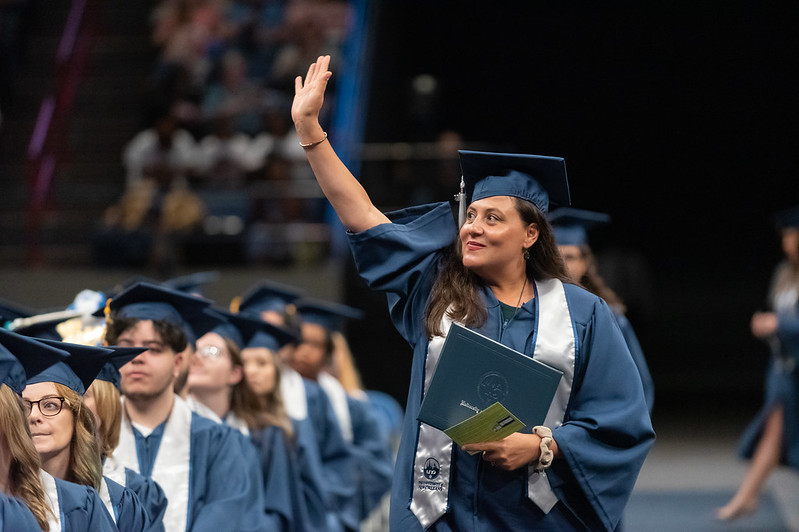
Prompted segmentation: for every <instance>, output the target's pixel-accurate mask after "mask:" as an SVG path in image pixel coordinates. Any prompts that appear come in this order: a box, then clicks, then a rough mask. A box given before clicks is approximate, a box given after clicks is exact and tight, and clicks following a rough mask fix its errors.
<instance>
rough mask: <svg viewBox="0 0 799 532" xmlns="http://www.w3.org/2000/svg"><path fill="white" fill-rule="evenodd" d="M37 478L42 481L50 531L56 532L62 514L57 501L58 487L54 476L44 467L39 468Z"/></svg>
mask: <svg viewBox="0 0 799 532" xmlns="http://www.w3.org/2000/svg"><path fill="white" fill-rule="evenodd" d="M39 479H40V480H41V481H42V488H43V489H44V498H45V501H46V502H47V506H49V507H50V510H51V512H50V513H49V514H47V524H49V525H50V532H56V530H61V523H62V522H63V520H64V515H63V514H62V513H61V504H60V503H59V501H58V488H57V487H56V485H55V478H53V476H52V475H51V474H50V473H48V472H47V471H45V470H44V469H40V470H39Z"/></svg>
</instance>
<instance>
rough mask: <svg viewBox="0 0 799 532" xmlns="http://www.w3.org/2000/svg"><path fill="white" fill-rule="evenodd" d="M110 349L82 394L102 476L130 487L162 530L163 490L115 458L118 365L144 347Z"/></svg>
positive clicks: (118, 418)
mask: <svg viewBox="0 0 799 532" xmlns="http://www.w3.org/2000/svg"><path fill="white" fill-rule="evenodd" d="M111 349H113V352H112V353H111V354H110V355H109V357H110V362H106V364H105V365H104V366H103V368H102V369H101V370H100V373H98V374H97V376H96V377H95V379H94V382H92V384H91V386H89V387H88V388H87V389H86V393H85V394H84V396H83V400H84V402H85V404H86V406H87V407H88V408H89V410H91V411H92V413H93V414H94V419H95V422H96V425H97V440H98V444H99V447H100V456H101V458H102V461H103V477H104V478H106V479H110V480H113V481H114V482H116V483H117V484H119V485H121V486H125V487H126V488H128V489H130V490H132V491H133V493H135V494H136V496H137V497H138V498H139V501H141V503H142V505H143V506H144V509H145V510H146V511H147V516H148V517H149V519H150V529H151V530H153V531H158V530H164V513H165V512H166V507H167V500H166V495H165V494H164V490H162V489H161V486H159V485H158V483H156V482H155V481H154V480H153V479H151V478H147V477H145V476H143V475H141V474H139V473H137V472H135V471H133V470H132V469H130V468H128V467H124V466H123V465H122V464H120V463H119V462H117V461H116V459H115V458H114V449H116V447H117V445H118V444H119V430H120V427H121V425H122V402H121V394H120V381H121V377H120V375H119V368H120V367H122V366H123V365H125V364H126V363H128V362H130V361H131V360H133V359H134V358H135V357H136V356H138V355H139V354H141V353H142V352H143V351H144V350H145V349H144V348H143V347H130V348H111Z"/></svg>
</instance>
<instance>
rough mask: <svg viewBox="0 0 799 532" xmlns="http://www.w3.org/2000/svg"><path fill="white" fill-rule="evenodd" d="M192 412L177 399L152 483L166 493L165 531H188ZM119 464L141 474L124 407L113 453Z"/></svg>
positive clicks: (165, 428) (156, 460) (154, 465)
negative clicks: (117, 443) (117, 441)
mask: <svg viewBox="0 0 799 532" xmlns="http://www.w3.org/2000/svg"><path fill="white" fill-rule="evenodd" d="M191 414H192V412H191V409H190V408H189V407H188V405H186V402H185V401H184V400H183V399H181V398H180V397H178V396H177V395H175V402H174V404H173V405H172V412H170V414H169V419H167V422H166V426H165V427H164V434H163V436H162V438H161V445H160V446H159V447H158V455H157V456H156V458H155V464H153V473H152V479H153V480H154V481H155V482H157V483H158V484H159V485H160V486H161V489H163V490H164V493H165V494H166V497H167V500H168V501H169V502H168V504H167V508H166V513H165V514H164V528H165V529H166V530H169V531H170V532H177V531H179V530H186V524H187V521H188V515H189V491H190V485H191V484H190V483H191V478H190V471H191V467H190V466H191ZM114 455H115V456H116V458H117V460H119V462H120V463H122V464H123V465H124V466H126V467H129V468H130V469H132V470H134V471H136V472H137V473H138V472H140V471H139V459H138V455H137V453H136V440H135V438H134V436H133V428H132V427H131V424H130V419H129V418H128V415H127V412H126V411H125V409H124V403H123V419H122V428H121V430H120V434H119V446H117V448H116V450H115V451H114Z"/></svg>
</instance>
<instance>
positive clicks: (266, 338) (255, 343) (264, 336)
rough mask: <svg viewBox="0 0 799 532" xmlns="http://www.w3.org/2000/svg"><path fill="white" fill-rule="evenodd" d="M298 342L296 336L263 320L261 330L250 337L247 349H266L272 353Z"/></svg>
mask: <svg viewBox="0 0 799 532" xmlns="http://www.w3.org/2000/svg"><path fill="white" fill-rule="evenodd" d="M297 340H298V338H297V335H296V334H294V333H292V332H290V331H288V330H286V329H283V328H282V327H278V326H277V325H273V324H271V323H269V322H266V321H263V320H262V321H261V328H260V329H258V330H257V331H255V334H253V335H252V336H251V337H250V339H249V341H248V342H247V345H246V347H250V348H256V347H265V348H267V349H269V350H270V351H277V350H278V349H280V348H281V347H283V346H284V345H288V344H293V343H296V342H297Z"/></svg>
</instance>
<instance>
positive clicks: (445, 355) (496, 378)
mask: <svg viewBox="0 0 799 532" xmlns="http://www.w3.org/2000/svg"><path fill="white" fill-rule="evenodd" d="M562 375H563V373H562V372H561V371H559V370H557V369H555V368H552V367H550V366H547V365H546V364H543V363H541V362H538V361H537V360H534V359H532V358H530V357H528V356H527V355H524V354H523V353H519V352H518V351H515V350H513V349H511V348H509V347H507V346H505V345H502V344H500V343H499V342H496V341H494V340H492V339H490V338H488V337H486V336H483V335H482V334H479V333H477V332H475V331H472V330H470V329H467V328H465V327H463V326H461V325H457V324H453V325H452V327H451V328H450V330H449V334H448V335H447V338H446V340H445V341H444V346H443V347H442V349H441V355H440V357H439V361H438V366H437V367H436V372H435V374H434V375H433V378H432V379H431V381H430V386H429V387H428V389H427V393H426V394H425V396H424V400H423V401H422V406H421V408H420V409H419V415H418V416H417V419H419V421H422V422H424V423H427V424H428V425H432V426H433V427H435V428H437V429H439V430H442V431H444V432H445V433H447V435H449V436H450V438H452V439H453V441H455V442H456V443H458V444H460V445H462V444H464V443H468V442H467V441H466V439H465V438H468V439H469V442H477V441H480V440H477V439H472V438H473V437H478V436H479V437H481V438H482V437H484V436H485V437H486V438H487V439H485V440H483V441H494V440H500V439H502V438H504V437H506V436H508V435H509V434H511V433H513V432H517V431H519V430H521V429H522V428H523V427H527V428H528V429H529V430H532V427H534V426H536V425H541V424H542V423H543V422H544V418H545V417H546V415H547V411H549V405H550V404H551V403H552V398H553V397H554V395H555V391H556V390H557V388H558V383H559V382H560V378H561V376H562ZM495 403H498V406H495ZM498 408H499V409H504V410H500V411H499V415H497V414H498V411H497V409H498ZM485 412H487V413H485ZM505 412H507V414H505ZM481 414H482V416H481ZM503 414H504V415H503ZM508 415H510V416H511V418H514V420H513V421H509V422H508V424H507V426H501V427H499V428H498V429H497V430H494V428H495V427H496V425H497V423H498V422H499V421H502V420H505V419H506V418H507V416H508ZM478 416H481V417H478ZM495 418H496V419H495ZM464 422H466V423H464ZM519 423H520V424H521V425H519ZM511 428H512V429H513V430H511ZM450 433H452V434H450ZM472 435H475V436H472ZM489 436H490V437H489ZM456 437H457V438H456ZM459 440H461V441H459Z"/></svg>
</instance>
